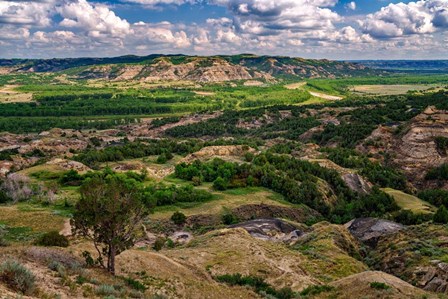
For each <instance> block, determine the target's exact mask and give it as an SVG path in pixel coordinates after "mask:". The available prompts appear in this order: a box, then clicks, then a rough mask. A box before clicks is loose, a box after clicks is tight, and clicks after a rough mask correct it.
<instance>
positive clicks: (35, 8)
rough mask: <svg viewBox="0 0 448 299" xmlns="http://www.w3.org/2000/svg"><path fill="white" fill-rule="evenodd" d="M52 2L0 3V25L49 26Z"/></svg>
mask: <svg viewBox="0 0 448 299" xmlns="http://www.w3.org/2000/svg"><path fill="white" fill-rule="evenodd" d="M53 7H54V1H0V24H2V23H3V24H15V25H35V26H41V27H43V26H49V25H50V24H51V11H52V9H53Z"/></svg>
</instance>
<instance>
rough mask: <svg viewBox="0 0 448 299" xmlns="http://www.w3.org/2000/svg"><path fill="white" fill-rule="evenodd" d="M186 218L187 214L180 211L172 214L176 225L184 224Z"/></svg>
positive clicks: (172, 219)
mask: <svg viewBox="0 0 448 299" xmlns="http://www.w3.org/2000/svg"><path fill="white" fill-rule="evenodd" d="M186 220H187V216H185V215H184V214H183V213H182V212H179V211H176V212H174V214H173V215H172V216H171V221H173V222H174V224H176V225H184V224H185V221H186Z"/></svg>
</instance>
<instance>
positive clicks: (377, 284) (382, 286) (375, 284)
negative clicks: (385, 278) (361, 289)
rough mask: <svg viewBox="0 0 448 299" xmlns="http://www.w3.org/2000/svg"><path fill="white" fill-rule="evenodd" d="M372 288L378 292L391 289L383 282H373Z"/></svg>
mask: <svg viewBox="0 0 448 299" xmlns="http://www.w3.org/2000/svg"><path fill="white" fill-rule="evenodd" d="M370 287H371V288H372V289H376V290H388V289H390V286H388V285H387V284H385V283H383V282H377V281H374V282H371V283H370Z"/></svg>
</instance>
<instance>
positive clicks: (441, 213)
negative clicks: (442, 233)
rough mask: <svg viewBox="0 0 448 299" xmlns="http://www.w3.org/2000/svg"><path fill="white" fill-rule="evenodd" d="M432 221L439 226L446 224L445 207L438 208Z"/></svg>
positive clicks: (446, 211)
mask: <svg viewBox="0 0 448 299" xmlns="http://www.w3.org/2000/svg"><path fill="white" fill-rule="evenodd" d="M432 220H433V221H434V223H440V224H446V223H448V210H447V209H446V208H445V206H440V207H439V208H438V209H437V212H436V213H435V214H434V217H433V218H432Z"/></svg>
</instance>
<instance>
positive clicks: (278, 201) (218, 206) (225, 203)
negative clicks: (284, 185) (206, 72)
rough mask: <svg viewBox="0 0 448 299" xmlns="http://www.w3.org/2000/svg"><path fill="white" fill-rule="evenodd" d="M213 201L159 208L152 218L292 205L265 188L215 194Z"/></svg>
mask: <svg viewBox="0 0 448 299" xmlns="http://www.w3.org/2000/svg"><path fill="white" fill-rule="evenodd" d="M213 194H214V197H213V200H211V201H209V202H205V203H182V204H177V205H172V206H164V207H157V208H156V209H155V211H154V215H152V216H151V217H152V218H156V219H163V218H170V217H171V215H172V213H173V212H175V211H179V212H182V213H184V214H185V215H186V216H191V215H198V214H219V213H221V212H222V209H223V207H226V208H229V209H232V208H236V207H239V206H241V205H247V204H268V205H276V206H283V207H290V206H292V205H291V204H289V203H287V202H285V201H283V200H282V198H283V197H282V196H281V195H279V194H277V193H274V192H272V191H269V190H267V189H264V188H239V189H234V190H227V191H224V192H213Z"/></svg>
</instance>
